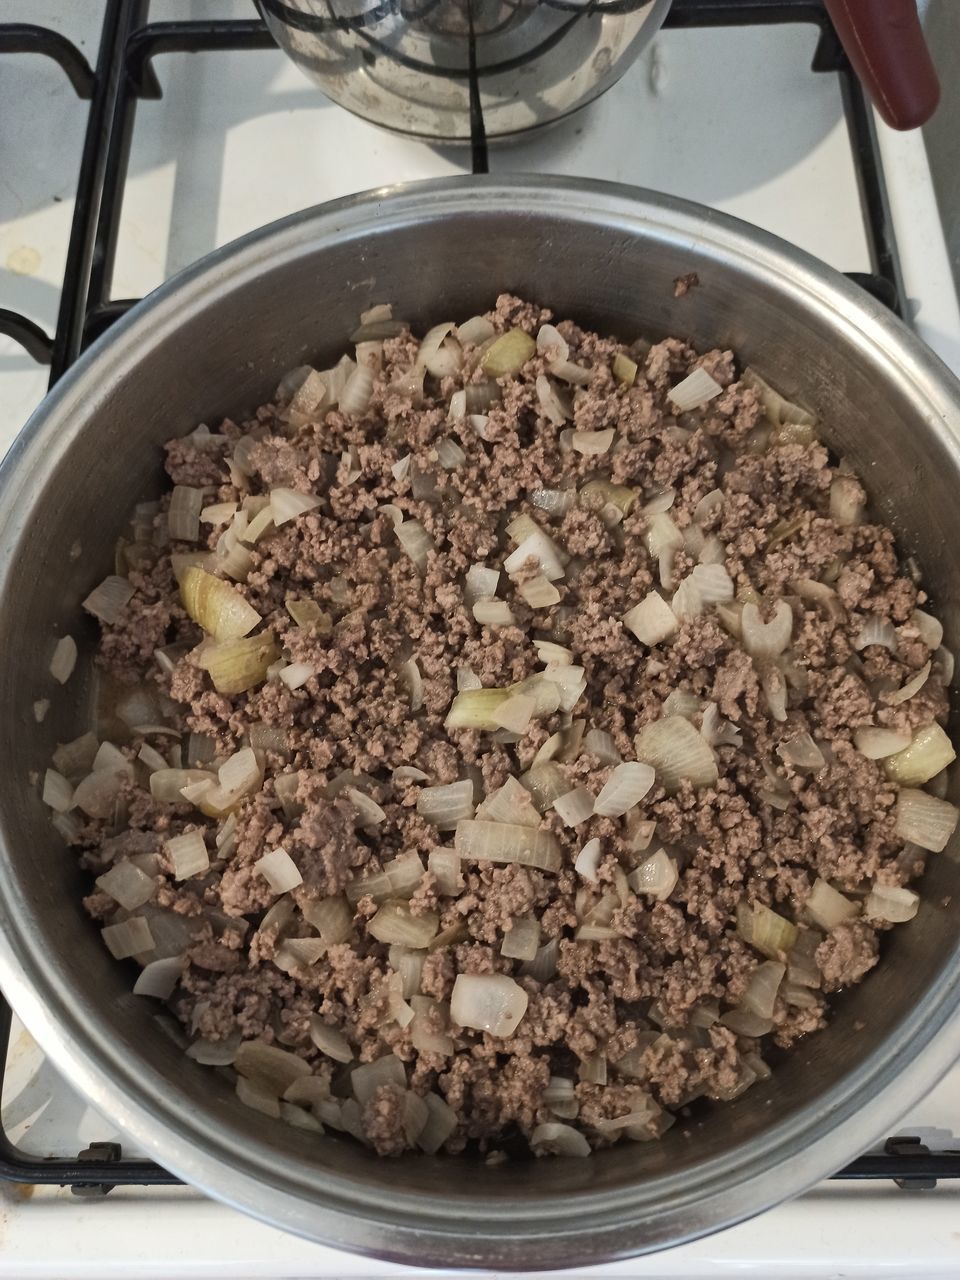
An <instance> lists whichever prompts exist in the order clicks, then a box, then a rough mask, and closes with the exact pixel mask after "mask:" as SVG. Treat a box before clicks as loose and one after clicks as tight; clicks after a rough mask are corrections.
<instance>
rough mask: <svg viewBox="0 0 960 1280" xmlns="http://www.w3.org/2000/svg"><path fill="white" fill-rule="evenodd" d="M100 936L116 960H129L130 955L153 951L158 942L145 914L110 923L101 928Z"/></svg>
mask: <svg viewBox="0 0 960 1280" xmlns="http://www.w3.org/2000/svg"><path fill="white" fill-rule="evenodd" d="M100 936H101V938H103V941H104V942H105V943H106V947H107V950H108V951H109V952H110V954H111V955H112V956H113V958H114V960H127V959H129V957H130V956H139V955H143V954H144V953H145V952H147V951H153V950H154V949H155V947H156V945H157V944H156V943H155V942H154V940H153V934H152V933H151V932H150V925H149V924H148V923H147V921H146V920H145V919H144V918H143V916H131V917H130V919H129V920H123V921H121V922H120V923H119V924H108V925H107V927H106V928H105V929H101V930H100Z"/></svg>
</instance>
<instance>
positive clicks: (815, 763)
mask: <svg viewBox="0 0 960 1280" xmlns="http://www.w3.org/2000/svg"><path fill="white" fill-rule="evenodd" d="M777 754H778V755H779V756H780V759H781V760H783V761H785V762H786V763H787V764H792V765H796V767H797V768H798V769H822V768H823V767H824V765H825V764H826V760H825V759H824V758H823V752H822V751H821V750H820V748H819V747H818V746H817V744H816V743H815V742H814V740H813V739H812V738H811V737H810V735H809V733H805V732H804V733H795V734H794V735H793V737H792V738H787V739H785V740H784V741H783V742H781V743H780V745H779V746H778V747H777Z"/></svg>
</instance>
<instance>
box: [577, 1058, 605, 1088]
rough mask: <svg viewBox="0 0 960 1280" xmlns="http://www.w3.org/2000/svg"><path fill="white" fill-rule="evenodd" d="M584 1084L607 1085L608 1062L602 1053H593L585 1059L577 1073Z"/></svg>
mask: <svg viewBox="0 0 960 1280" xmlns="http://www.w3.org/2000/svg"><path fill="white" fill-rule="evenodd" d="M577 1074H578V1076H579V1077H580V1079H581V1080H582V1081H583V1082H584V1084H606V1083H607V1060H606V1058H605V1057H604V1056H603V1054H602V1053H592V1054H591V1055H590V1056H589V1058H584V1059H583V1060H582V1061H581V1063H580V1066H579V1069H578V1071H577Z"/></svg>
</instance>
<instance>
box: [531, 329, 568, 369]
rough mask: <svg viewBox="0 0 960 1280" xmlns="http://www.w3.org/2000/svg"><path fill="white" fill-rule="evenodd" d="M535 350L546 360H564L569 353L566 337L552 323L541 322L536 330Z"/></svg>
mask: <svg viewBox="0 0 960 1280" xmlns="http://www.w3.org/2000/svg"><path fill="white" fill-rule="evenodd" d="M537 350H538V351H539V352H540V353H541V355H544V356H546V358H547V359H548V360H566V359H567V358H568V356H569V355H570V347H569V345H568V344H567V341H566V339H565V338H564V336H563V334H562V333H561V332H560V330H559V329H557V328H556V326H555V325H552V324H542V325H541V326H540V328H539V330H538V331H537Z"/></svg>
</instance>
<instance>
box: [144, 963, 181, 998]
mask: <svg viewBox="0 0 960 1280" xmlns="http://www.w3.org/2000/svg"><path fill="white" fill-rule="evenodd" d="M182 970H183V961H182V960H181V958H180V956H168V957H166V958H165V959H163V960H151V961H150V963H149V964H145V965H144V966H143V968H142V969H141V970H140V973H139V974H138V975H137V980H136V982H135V983H134V984H133V994H134V995H135V996H152V997H153V999H154V1000H169V999H170V997H171V996H172V995H173V993H174V991H176V989H177V983H178V982H179V981H180V974H181V972H182Z"/></svg>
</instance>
